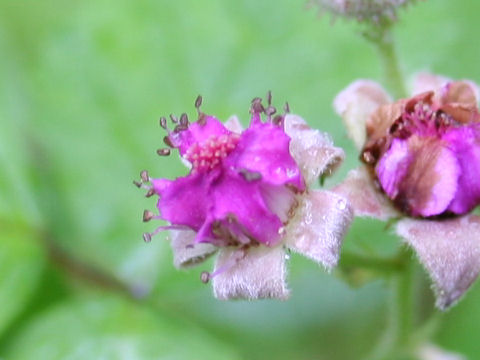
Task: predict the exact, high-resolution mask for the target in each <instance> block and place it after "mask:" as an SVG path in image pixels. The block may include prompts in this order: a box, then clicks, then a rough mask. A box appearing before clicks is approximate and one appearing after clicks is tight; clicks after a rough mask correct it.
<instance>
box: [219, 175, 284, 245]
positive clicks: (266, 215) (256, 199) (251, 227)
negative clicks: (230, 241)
mask: <svg viewBox="0 0 480 360" xmlns="http://www.w3.org/2000/svg"><path fill="white" fill-rule="evenodd" d="M261 185H262V183H261V181H247V180H245V179H244V178H243V177H242V176H241V175H238V174H235V173H227V174H224V176H223V177H222V179H220V180H219V181H218V183H216V184H215V187H214V188H212V194H211V196H212V197H213V201H214V204H215V205H214V207H213V209H212V211H211V214H212V220H225V219H227V220H228V219H233V220H234V224H233V223H232V226H235V227H237V226H238V224H240V225H241V227H242V228H244V230H245V232H246V234H245V235H247V236H249V237H252V238H254V239H256V240H257V241H259V242H260V243H263V244H266V245H274V244H275V243H277V242H278V241H279V240H280V235H279V230H280V228H281V227H282V225H283V224H282V222H281V221H280V218H279V217H278V216H277V215H276V214H274V213H273V212H272V211H271V210H270V209H269V208H268V206H267V203H266V202H265V200H264V197H263V194H262V188H261ZM228 222H230V221H227V223H228ZM232 230H236V228H235V229H232Z"/></svg>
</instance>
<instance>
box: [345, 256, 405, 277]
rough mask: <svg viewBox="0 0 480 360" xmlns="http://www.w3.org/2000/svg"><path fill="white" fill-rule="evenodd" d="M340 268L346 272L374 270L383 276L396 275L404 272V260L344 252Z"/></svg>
mask: <svg viewBox="0 0 480 360" xmlns="http://www.w3.org/2000/svg"><path fill="white" fill-rule="evenodd" d="M339 266H340V267H341V268H342V269H344V270H349V269H355V268H361V269H367V270H374V271H375V272H379V273H382V274H391V273H396V272H398V271H401V270H402V268H403V267H402V259H400V258H398V257H391V258H381V257H378V256H366V255H362V254H357V253H353V252H348V251H343V252H342V256H341V257H340V264H339Z"/></svg>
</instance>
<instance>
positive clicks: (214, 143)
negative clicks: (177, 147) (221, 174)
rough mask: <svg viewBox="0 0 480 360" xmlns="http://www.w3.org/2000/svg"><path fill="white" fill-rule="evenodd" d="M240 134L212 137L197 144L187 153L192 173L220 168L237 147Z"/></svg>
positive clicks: (186, 156) (186, 157)
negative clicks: (222, 162) (223, 160)
mask: <svg viewBox="0 0 480 360" xmlns="http://www.w3.org/2000/svg"><path fill="white" fill-rule="evenodd" d="M239 139H240V135H239V134H235V133H230V134H227V135H220V136H211V137H210V138H209V139H208V140H207V141H205V142H204V143H202V144H198V143H195V144H193V145H192V146H190V148H189V149H188V150H187V152H186V153H185V159H187V160H188V161H189V162H190V163H191V164H192V173H196V172H198V171H209V170H211V169H213V168H214V167H216V166H218V165H219V164H220V163H221V161H222V159H224V158H225V157H227V156H228V154H230V153H231V152H232V151H233V150H234V149H235V148H236V146H237V144H238V141H239Z"/></svg>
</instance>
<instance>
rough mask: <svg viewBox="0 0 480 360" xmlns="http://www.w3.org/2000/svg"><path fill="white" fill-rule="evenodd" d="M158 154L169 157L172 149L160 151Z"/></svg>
mask: <svg viewBox="0 0 480 360" xmlns="http://www.w3.org/2000/svg"><path fill="white" fill-rule="evenodd" d="M157 154H158V155H160V156H168V155H170V149H168V148H163V149H158V150H157Z"/></svg>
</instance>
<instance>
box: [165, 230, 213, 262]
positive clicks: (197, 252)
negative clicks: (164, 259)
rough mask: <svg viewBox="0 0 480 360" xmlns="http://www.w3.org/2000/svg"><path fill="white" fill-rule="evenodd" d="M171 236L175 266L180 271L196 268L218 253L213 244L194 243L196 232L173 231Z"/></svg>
mask: <svg viewBox="0 0 480 360" xmlns="http://www.w3.org/2000/svg"><path fill="white" fill-rule="evenodd" d="M170 236H171V242H170V245H171V247H172V250H173V264H174V265H175V267H176V268H178V269H180V268H187V267H190V266H195V265H197V264H199V263H201V262H203V261H205V260H206V259H207V258H208V257H209V256H210V255H212V254H213V253H214V252H215V251H217V248H216V247H215V246H213V245H211V244H205V243H199V244H196V243H194V240H195V237H196V233H195V232H194V231H189V230H171V231H170Z"/></svg>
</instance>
